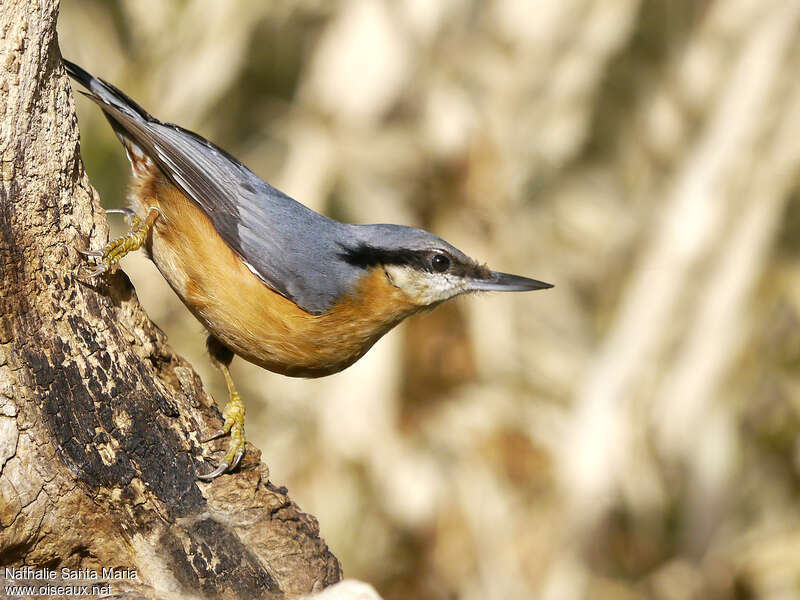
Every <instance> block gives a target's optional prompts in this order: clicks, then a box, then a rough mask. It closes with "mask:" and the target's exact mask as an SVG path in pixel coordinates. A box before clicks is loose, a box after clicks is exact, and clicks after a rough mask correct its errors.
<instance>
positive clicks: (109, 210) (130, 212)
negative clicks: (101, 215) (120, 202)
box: [106, 208, 136, 217]
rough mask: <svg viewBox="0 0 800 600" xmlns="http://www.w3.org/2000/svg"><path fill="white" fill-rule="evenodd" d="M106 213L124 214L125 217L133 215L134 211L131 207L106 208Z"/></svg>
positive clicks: (134, 214)
mask: <svg viewBox="0 0 800 600" xmlns="http://www.w3.org/2000/svg"><path fill="white" fill-rule="evenodd" d="M106 214H112V215H125V216H127V217H135V216H136V211H135V210H133V209H132V208H107V209H106Z"/></svg>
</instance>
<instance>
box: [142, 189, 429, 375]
mask: <svg viewBox="0 0 800 600" xmlns="http://www.w3.org/2000/svg"><path fill="white" fill-rule="evenodd" d="M133 202H134V205H135V206H134V209H135V210H137V212H138V213H139V214H143V213H144V212H145V211H146V209H147V208H148V207H150V206H156V207H157V208H158V209H159V210H160V211H161V214H160V216H159V218H158V219H157V221H156V225H155V227H154V229H153V232H152V235H151V237H150V238H149V239H148V241H147V249H148V250H149V252H150V255H151V257H152V259H153V262H155V264H156V266H157V267H158V269H159V270H160V271H161V273H162V274H163V275H164V277H165V278H166V280H167V281H168V282H169V284H170V286H172V288H173V289H174V290H175V292H176V293H177V294H178V295H179V296H180V298H181V299H182V300H183V302H184V304H186V306H187V307H188V308H189V310H191V311H192V313H193V314H194V315H195V316H196V317H197V318H198V319H199V320H200V321H201V322H202V323H203V325H204V326H205V327H206V328H207V329H208V330H209V331H210V332H211V333H212V334H213V335H214V336H215V337H217V338H218V339H219V340H220V341H221V342H222V343H223V344H225V345H226V346H227V347H228V348H230V349H231V350H232V351H233V352H235V353H236V354H238V355H239V356H241V357H242V358H244V359H246V360H248V361H250V362H252V363H255V364H257V365H259V366H261V367H263V368H265V369H269V370H270V371H275V372H277V373H282V374H284V375H291V376H295V377H319V376H322V375H329V374H331V373H335V372H337V371H340V370H342V369H344V368H346V367H348V366H350V365H351V364H353V363H354V362H355V361H356V360H358V359H359V358H361V357H362V356H363V355H364V353H365V352H366V351H367V350H369V348H370V347H371V346H372V345H373V344H374V343H375V342H376V341H377V340H378V339H379V338H380V337H381V336H382V335H384V334H385V333H386V332H387V331H389V330H390V329H391V328H392V327H394V326H395V325H396V324H397V323H399V322H400V321H401V320H403V319H404V318H405V317H407V316H409V315H411V314H413V313H415V312H417V311H419V310H420V309H421V307H419V306H417V305H414V304H413V303H411V302H410V301H409V300H408V299H407V298H406V297H405V296H404V295H403V294H402V292H401V291H400V290H399V289H397V288H396V287H394V286H393V285H391V283H390V282H389V280H388V278H387V276H386V273H385V272H384V270H383V269H382V268H374V269H370V270H368V271H365V275H364V277H363V278H362V279H361V280H360V281H359V282H358V285H357V286H356V289H355V290H354V292H353V293H352V294H350V295H348V296H345V297H343V298H341V299H340V300H339V301H338V302H337V303H336V304H335V305H334V306H332V307H331V309H330V310H329V311H328V312H326V313H324V314H322V315H312V314H309V313H307V312H305V311H303V310H302V309H301V308H299V307H298V306H297V305H296V304H294V302H292V301H291V300H288V299H287V298H285V297H284V296H282V295H280V294H278V293H277V292H275V291H273V290H272V289H271V288H269V287H268V286H267V285H265V284H264V283H263V282H262V281H261V280H260V279H259V278H258V277H256V276H255V275H254V274H253V273H252V272H251V271H250V270H249V269H248V268H247V267H246V266H245V265H244V263H243V262H242V261H241V259H240V258H239V257H238V255H237V254H236V253H235V252H233V250H231V249H230V247H229V246H228V245H227V244H226V243H225V242H224V241H223V240H222V238H221V237H220V236H219V235H218V234H217V233H216V231H215V230H214V227H213V226H212V224H211V222H210V221H209V219H208V218H207V217H206V216H205V214H203V212H202V211H201V210H200V209H199V208H197V205H195V204H194V203H193V202H192V201H191V200H189V199H187V198H186V197H185V196H184V195H183V194H182V193H181V192H180V191H179V190H178V189H177V188H175V187H174V186H172V185H171V184H169V183H168V182H166V181H164V179H163V177H162V176H160V174H157V175H156V174H154V175H152V176H151V177H149V178H142V179H141V180H140V181H139V184H138V186H137V188H136V189H135V190H134V194H133ZM329 258H330V257H320V261H324V260H326V259H329ZM276 260H280V257H276Z"/></svg>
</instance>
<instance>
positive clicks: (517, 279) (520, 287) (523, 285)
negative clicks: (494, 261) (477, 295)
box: [470, 271, 553, 292]
mask: <svg viewBox="0 0 800 600" xmlns="http://www.w3.org/2000/svg"><path fill="white" fill-rule="evenodd" d="M551 287H553V284H551V283H545V282H544V281H537V280H536V279H529V278H527V277H521V276H520V275H511V274H510V273H499V272H497V271H492V272H491V273H490V274H489V277H487V278H485V279H473V280H472V281H471V282H470V289H471V290H475V291H479V292H529V291H531V290H546V289H548V288H551Z"/></svg>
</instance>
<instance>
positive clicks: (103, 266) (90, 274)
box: [86, 263, 108, 279]
mask: <svg viewBox="0 0 800 600" xmlns="http://www.w3.org/2000/svg"><path fill="white" fill-rule="evenodd" d="M106 271H108V267H107V266H106V264H105V263H103V264H101V265H100V266H99V267H97V268H96V269H95V270H94V271H89V272H88V273H87V274H86V276H87V277H88V278H89V279H92V278H93V277H97V276H98V275H102V274H103V273H105V272H106Z"/></svg>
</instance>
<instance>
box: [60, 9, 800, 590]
mask: <svg viewBox="0 0 800 600" xmlns="http://www.w3.org/2000/svg"><path fill="white" fill-rule="evenodd" d="M59 30H60V41H61V47H62V51H63V53H64V55H65V56H67V57H68V58H70V59H71V60H73V61H76V62H78V63H79V64H81V65H82V66H84V67H85V68H87V69H88V70H90V71H91V72H93V73H95V74H96V75H99V76H101V77H103V78H105V79H107V80H109V81H111V82H113V83H115V84H117V85H119V86H120V87H121V88H122V89H123V90H125V91H126V92H128V93H129V94H130V95H131V96H133V97H134V98H135V99H136V100H138V101H139V102H141V103H142V104H143V105H144V106H145V107H146V108H147V109H148V110H150V111H151V112H152V113H153V114H155V115H156V116H157V117H159V118H161V119H162V120H167V121H174V122H177V123H180V124H181V125H183V126H185V127H188V128H190V129H193V130H195V131H197V132H199V133H200V134H202V135H204V136H205V137H208V138H210V139H211V140H213V141H215V142H217V143H218V144H219V145H221V146H222V147H224V148H226V149H227V150H229V151H230V152H232V153H233V154H234V155H236V156H237V157H239V158H240V159H242V160H243V161H244V162H245V163H246V164H248V165H249V166H250V167H251V168H252V169H253V170H254V171H256V172H257V173H258V174H259V175H261V176H262V177H263V178H265V179H266V180H268V181H270V182H271V183H272V184H274V185H275V186H277V187H279V188H280V189H282V190H284V191H286V192H287V193H289V194H290V195H292V196H294V197H295V198H297V199H298V200H300V201H302V202H303V203H305V204H307V205H308V206H310V207H312V208H314V209H316V210H319V211H322V212H325V213H326V214H328V215H330V216H333V217H335V218H338V219H341V220H346V221H352V222H360V223H364V222H392V223H403V224H408V225H417V226H422V227H425V228H427V229H429V230H431V231H433V232H435V233H437V234H439V235H441V236H442V237H444V238H445V239H447V240H449V241H450V242H452V243H454V244H455V245H456V246H458V247H460V248H461V249H463V250H464V251H466V252H467V253H468V254H470V255H472V256H474V257H477V258H479V259H481V260H485V261H487V262H488V263H489V264H490V265H492V266H493V267H494V268H497V269H500V270H503V271H510V272H517V273H521V274H525V275H529V276H532V277H536V278H538V279H542V280H544V281H549V282H552V283H554V284H555V285H556V287H555V288H554V289H553V290H548V291H543V292H536V293H529V294H506V295H501V294H496V295H486V296H482V297H469V298H462V299H459V300H456V301H453V302H450V303H448V304H445V305H444V306H441V307H440V308H438V309H436V310H435V311H433V312H432V313H430V314H427V315H424V316H421V317H417V318H414V319H411V320H409V321H407V322H406V323H404V324H403V325H401V326H400V327H398V328H397V329H396V330H395V331H393V332H392V333H391V334H389V335H388V336H386V337H385V338H384V339H383V340H382V341H380V342H379V343H378V344H377V345H376V347H375V348H374V349H373V350H371V351H370V352H369V354H368V355H367V356H366V357H365V358H364V359H362V360H361V361H360V362H359V363H357V364H356V365H355V366H353V367H352V368H350V369H349V370H347V371H345V372H344V373H341V374H339V375H336V376H332V377H329V378H325V379H321V380H314V381H306V380H294V379H288V378H284V377H281V376H278V375H274V374H270V373H268V372H265V371H262V370H260V369H258V368H256V367H253V366H252V365H249V364H246V363H244V361H241V360H238V361H234V368H233V373H234V377H235V378H236V380H237V382H238V385H239V387H240V390H241V391H242V395H243V396H244V398H245V400H246V402H247V404H248V411H249V413H248V420H247V431H248V435H249V439H250V440H251V441H252V442H253V443H254V444H255V445H256V446H257V447H258V448H260V449H261V450H262V452H263V457H264V460H265V461H266V463H267V464H268V465H269V466H270V469H271V478H272V480H273V481H275V482H276V483H277V484H285V485H287V486H288V488H289V490H290V493H291V495H292V497H293V498H294V499H295V500H296V501H297V502H298V503H299V504H300V505H301V507H302V508H303V509H304V510H307V511H309V512H311V513H313V514H314V515H316V516H317V517H318V518H319V522H320V527H321V530H322V534H323V536H324V538H325V539H326V541H327V542H328V544H329V545H330V547H331V549H332V550H333V552H334V553H335V554H336V555H337V556H338V557H339V558H340V559H341V562H342V565H343V567H344V572H345V574H346V576H348V577H356V578H360V579H363V580H365V581H367V582H370V583H372V584H373V585H374V586H375V587H376V588H377V589H378V590H379V592H380V593H381V594H382V595H383V597H384V598H385V599H386V600H399V599H406V598H419V599H436V600H439V599H450V598H466V599H478V598H481V599H495V598H497V599H504V600H506V599H507V600H513V599H529V598H543V599H546V600H551V599H553V600H558V599H571V598H591V599H606V598H608V599H612V598H613V599H618V598H619V599H628V598H631V599H633V598H656V599H664V600H673V599H674V600H679V599H684V598H685V599H689V598H711V599H714V598H780V599H784V598H786V599H788V598H800V436H798V432H799V431H800V370H798V367H799V366H800V268H798V267H800V264H798V263H799V262H800V242H798V240H799V239H800V237H799V236H800V195H798V167H800V76H798V73H800V2H798V1H797V0H638V1H637V0H540V1H538V2H533V1H531V0H394V1H390V0H272V1H270V2H263V1H259V0H251V1H240V2H234V1H230V2H216V1H214V0H183V1H181V2H177V1H175V2H171V1H167V2H165V1H164V0H120V1H118V2H109V1H99V0H80V1H76V0H64V2H63V4H62V9H61V17H60V26H59ZM78 113H79V119H80V126H81V134H82V152H83V156H84V159H85V161H86V165H87V169H88V171H89V174H90V176H91V179H92V181H93V183H94V185H95V186H96V187H97V189H98V191H99V192H100V194H101V197H102V199H103V203H104V205H105V206H106V207H113V206H119V205H121V204H122V203H123V202H124V197H125V194H126V187H127V182H128V179H129V167H128V165H127V163H126V160H125V158H124V153H123V151H122V148H121V147H120V146H119V144H118V142H117V141H116V139H115V138H114V136H113V134H112V132H111V129H110V128H109V127H108V125H107V124H106V123H105V121H104V120H103V118H102V117H101V114H100V111H98V110H97V109H96V108H95V107H94V106H93V105H91V103H89V102H88V101H85V100H83V99H80V100H78ZM111 220H112V222H113V223H116V227H115V232H116V233H119V232H120V231H121V230H122V223H121V219H120V218H119V217H118V216H112V217H111ZM123 266H124V269H125V271H126V272H127V273H128V274H129V275H130V277H131V278H132V279H133V281H134V284H135V286H136V289H137V292H138V295H139V298H140V300H141V302H142V303H143V304H144V306H145V307H146V309H147V311H148V312H149V314H150V315H151V317H152V318H153V319H154V321H155V322H156V323H157V324H158V325H159V326H161V327H162V328H163V329H164V330H165V331H166V332H167V333H168V335H169V338H170V342H171V343H172V345H173V346H174V347H175V348H176V349H177V350H178V351H179V352H180V353H182V354H183V355H184V356H186V357H187V358H189V359H190V360H191V362H192V363H193V364H194V366H195V367H196V368H197V369H198V371H199V372H200V373H201V375H202V376H203V379H204V381H205V382H206V384H207V385H208V387H209V389H210V390H211V391H212V392H213V394H214V395H215V397H216V398H217V399H218V401H219V402H220V403H224V401H225V398H226V394H225V388H224V385H223V382H222V378H221V377H220V376H219V375H218V374H217V373H216V372H215V371H214V370H213V368H212V367H211V365H210V363H209V361H208V360H207V358H206V356H205V353H204V335H203V332H202V328H201V326H200V325H199V324H198V323H197V322H196V321H195V320H194V319H193V318H192V317H191V316H190V315H189V313H188V311H187V310H186V309H185V308H184V307H183V306H182V305H181V304H180V302H179V301H178V300H177V298H176V297H175V296H174V295H173V293H172V292H171V291H170V290H169V289H168V288H167V286H166V284H165V283H164V282H163V280H162V279H161V277H160V275H159V274H158V272H157V271H156V270H155V268H154V267H153V266H152V265H151V264H150V263H149V262H148V261H147V260H146V259H144V258H143V257H142V256H130V257H128V258H126V259H125V261H124V262H123Z"/></svg>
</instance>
